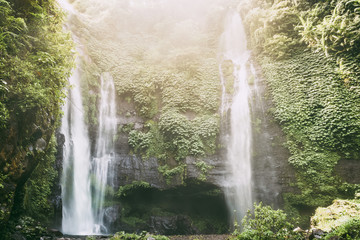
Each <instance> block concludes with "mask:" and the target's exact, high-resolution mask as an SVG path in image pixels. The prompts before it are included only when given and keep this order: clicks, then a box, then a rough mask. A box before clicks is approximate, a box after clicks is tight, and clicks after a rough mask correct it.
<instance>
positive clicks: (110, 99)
mask: <svg viewBox="0 0 360 240" xmlns="http://www.w3.org/2000/svg"><path fill="white" fill-rule="evenodd" d="M100 93H101V95H100V96H101V100H100V105H99V129H98V138H97V141H96V152H95V157H94V159H93V173H94V178H95V188H94V217H95V222H96V233H107V229H106V227H105V225H104V200H105V195H106V188H107V186H108V185H109V186H110V187H111V186H113V181H114V175H115V173H114V169H113V164H112V160H113V159H114V136H115V134H116V124H117V120H116V103H115V86H114V81H113V78H112V76H111V75H110V74H109V73H103V74H102V75H101V92H100Z"/></svg>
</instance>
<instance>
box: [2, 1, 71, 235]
mask: <svg viewBox="0 0 360 240" xmlns="http://www.w3.org/2000/svg"><path fill="white" fill-rule="evenodd" d="M62 20H63V14H62V13H61V11H60V10H59V9H58V7H57V3H56V2H55V1H54V0H51V1H35V0H26V1H12V0H0V59H1V60H0V176H1V177H0V206H1V212H0V220H1V221H0V225H2V224H3V222H2V221H3V220H7V219H8V217H9V214H10V209H11V208H12V206H13V204H14V197H15V198H18V199H16V200H15V202H16V206H14V207H13V210H14V211H15V210H16V211H18V210H19V209H15V208H23V206H25V212H26V213H27V214H30V215H32V216H33V217H35V218H38V219H41V220H44V218H45V215H46V214H47V213H49V206H48V203H47V199H46V198H47V197H48V195H49V191H50V189H49V188H50V186H51V184H52V180H53V178H54V174H55V173H54V170H52V165H51V164H52V162H53V158H54V156H53V155H54V144H55V143H54V142H52V143H51V144H49V142H50V141H51V138H52V136H53V134H54V131H55V129H56V127H57V126H58V125H57V123H58V120H59V118H60V115H61V104H62V102H63V99H64V98H65V94H64V88H65V87H66V86H67V78H68V76H69V75H70V73H71V68H72V66H73V53H72V46H73V44H72V40H71V38H70V37H69V35H68V34H64V32H63V28H62V27H63V26H62ZM39 162H40V165H39V167H38V168H37V169H36V166H37V164H38V163H39ZM34 169H36V170H35V173H34V175H33V176H32V178H31V180H30V181H29V182H26V181H27V179H28V178H29V176H30V175H31V173H32V171H33V170H34ZM24 184H25V185H26V186H25V188H24V189H25V190H23V191H24V192H25V196H26V198H27V199H26V201H25V202H23V199H22V196H24V194H20V192H22V190H21V189H22V188H23V186H24ZM15 189H16V191H17V192H18V193H17V194H15ZM0 228H1V231H3V230H4V229H5V228H4V227H3V225H2V226H1V227H0Z"/></svg>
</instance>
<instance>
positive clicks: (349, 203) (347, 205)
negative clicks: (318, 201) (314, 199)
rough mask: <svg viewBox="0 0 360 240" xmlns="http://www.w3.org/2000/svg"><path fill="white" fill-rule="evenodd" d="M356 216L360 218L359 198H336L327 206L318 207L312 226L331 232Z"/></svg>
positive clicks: (312, 219) (312, 218)
mask: <svg viewBox="0 0 360 240" xmlns="http://www.w3.org/2000/svg"><path fill="white" fill-rule="evenodd" d="M354 218H360V201H359V200H335V201H334V202H333V204H332V205H330V206H328V207H326V208H321V207H320V208H317V209H316V211H315V215H314V216H312V217H311V227H312V228H317V229H321V230H323V231H326V232H330V231H331V230H333V229H335V228H337V227H339V226H341V225H343V224H344V223H346V222H348V221H350V220H351V219H354Z"/></svg>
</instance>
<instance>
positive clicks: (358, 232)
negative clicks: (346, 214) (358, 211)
mask: <svg viewBox="0 0 360 240" xmlns="http://www.w3.org/2000/svg"><path fill="white" fill-rule="evenodd" d="M324 239H325V240H330V239H345V240H352V239H360V219H359V218H354V219H351V220H349V221H347V222H345V223H344V224H342V225H341V226H339V227H337V228H336V229H335V230H334V231H332V232H331V233H329V234H328V235H326V236H325V238H324Z"/></svg>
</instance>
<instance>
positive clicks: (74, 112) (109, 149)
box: [59, 0, 117, 235]
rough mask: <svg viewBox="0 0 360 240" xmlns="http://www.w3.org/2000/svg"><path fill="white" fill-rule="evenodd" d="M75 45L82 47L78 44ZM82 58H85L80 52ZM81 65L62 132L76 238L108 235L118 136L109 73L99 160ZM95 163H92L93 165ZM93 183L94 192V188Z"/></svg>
mask: <svg viewBox="0 0 360 240" xmlns="http://www.w3.org/2000/svg"><path fill="white" fill-rule="evenodd" d="M59 3H60V5H61V6H62V7H63V8H64V9H65V10H66V11H67V12H68V14H76V15H80V14H79V13H78V12H77V11H76V10H75V9H74V8H73V7H72V5H71V4H69V3H68V2H67V1H65V0H59ZM75 42H77V43H78V41H76V39H75ZM78 52H79V53H80V55H84V54H83V53H82V51H81V49H78ZM79 62H80V61H79V60H77V68H76V70H75V71H74V73H73V75H72V76H71V77H70V79H69V83H70V85H71V86H72V87H71V88H70V89H69V91H68V100H67V102H66V104H65V105H64V109H63V111H64V116H63V119H62V126H61V132H62V133H63V134H64V136H65V144H64V151H63V152H64V156H63V173H62V174H63V175H62V184H61V186H62V201H63V206H62V211H63V218H62V232H63V233H66V234H73V235H90V234H91V235H97V234H106V233H107V228H106V226H105V224H104V212H105V211H104V200H105V194H106V187H107V186H108V185H110V186H112V185H113V179H114V170H113V167H112V166H113V165H112V160H113V158H114V136H115V133H116V123H117V120H116V105H115V87H114V82H113V79H112V77H111V75H110V74H109V73H103V74H102V75H101V92H100V96H101V99H100V104H99V129H98V137H97V141H96V149H95V156H93V157H91V154H90V153H91V152H92V151H91V147H90V139H89V134H88V130H87V126H86V124H85V121H84V120H85V119H84V117H85V116H84V109H83V101H82V96H81V91H80V78H81V74H80V70H79V69H80V63H79ZM91 159H92V162H91ZM91 183H92V188H91V187H90V185H91Z"/></svg>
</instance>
